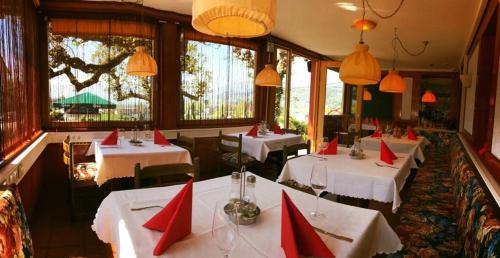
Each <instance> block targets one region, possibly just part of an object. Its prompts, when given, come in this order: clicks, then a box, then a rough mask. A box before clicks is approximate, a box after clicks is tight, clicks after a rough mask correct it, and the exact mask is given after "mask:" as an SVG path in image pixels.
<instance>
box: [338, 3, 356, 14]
mask: <svg viewBox="0 0 500 258" xmlns="http://www.w3.org/2000/svg"><path fill="white" fill-rule="evenodd" d="M335 5H336V6H337V7H339V8H341V9H344V10H347V11H351V12H355V11H357V10H358V9H359V8H358V7H357V6H356V5H355V4H353V3H347V2H340V3H336V4H335Z"/></svg>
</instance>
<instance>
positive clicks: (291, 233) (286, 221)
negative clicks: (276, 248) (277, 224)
mask: <svg viewBox="0 0 500 258" xmlns="http://www.w3.org/2000/svg"><path fill="white" fill-rule="evenodd" d="M281 247H282V248H283V250H284V251H285V255H286V257H287V258H298V257H299V254H300V255H304V256H314V257H335V256H334V255H333V254H332V252H330V250H329V249H328V247H327V246H326V245H325V243H324V242H323V240H321V238H320V237H319V236H318V234H317V233H316V232H315V231H314V228H313V227H312V226H311V224H309V222H308V221H307V220H306V218H305V217H304V215H302V213H300V211H299V209H297V207H296V206H295V204H293V202H292V200H290V197H288V195H287V194H286V192H285V191H283V192H282V201H281Z"/></svg>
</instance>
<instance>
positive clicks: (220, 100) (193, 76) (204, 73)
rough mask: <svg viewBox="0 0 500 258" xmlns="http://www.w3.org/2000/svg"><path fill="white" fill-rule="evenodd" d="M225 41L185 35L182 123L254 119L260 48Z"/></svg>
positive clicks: (182, 67)
mask: <svg viewBox="0 0 500 258" xmlns="http://www.w3.org/2000/svg"><path fill="white" fill-rule="evenodd" d="M224 41H225V40H221V39H215V38H211V37H209V36H202V35H199V34H197V33H196V32H193V31H187V32H186V31H185V32H184V33H183V41H182V43H183V44H182V50H183V51H182V54H181V94H180V95H181V96H180V98H181V112H180V119H181V120H183V121H193V120H198V121H200V120H234V119H250V118H253V117H254V113H255V107H254V103H255V101H254V94H255V91H254V88H255V86H254V77H255V66H256V51H255V49H256V45H252V44H249V43H244V42H241V41H236V40H234V41H233V40H227V41H226V42H224Z"/></svg>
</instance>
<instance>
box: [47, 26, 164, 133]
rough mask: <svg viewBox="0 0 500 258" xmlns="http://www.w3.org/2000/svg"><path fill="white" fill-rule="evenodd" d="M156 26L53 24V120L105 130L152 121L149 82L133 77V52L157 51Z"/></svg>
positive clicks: (54, 123) (50, 43) (63, 124)
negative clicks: (142, 48)
mask: <svg viewBox="0 0 500 258" xmlns="http://www.w3.org/2000/svg"><path fill="white" fill-rule="evenodd" d="M154 35H155V34H154V27H153V26H151V25H148V24H140V23H135V22H129V21H120V20H84V19H78V20H76V19H52V21H51V22H50V23H49V31H48V51H49V102H50V107H49V110H50V114H49V121H50V123H51V124H52V126H53V127H82V126H83V127H89V126H91V127H92V126H97V127H106V126H111V124H110V123H116V122H124V121H125V122H126V121H150V120H151V116H152V114H151V113H152V112H151V106H152V103H151V102H152V90H153V88H152V85H153V79H152V78H151V77H137V76H129V75H127V73H126V66H127V62H128V59H129V57H130V56H131V55H132V54H133V53H134V52H135V47H137V46H145V47H146V49H147V50H148V51H149V52H152V49H153V38H154Z"/></svg>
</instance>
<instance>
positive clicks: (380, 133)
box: [371, 128, 382, 138]
mask: <svg viewBox="0 0 500 258" xmlns="http://www.w3.org/2000/svg"><path fill="white" fill-rule="evenodd" d="M371 137H372V138H380V137H382V132H381V131H380V129H378V128H377V130H375V132H373V133H372V135H371Z"/></svg>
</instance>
